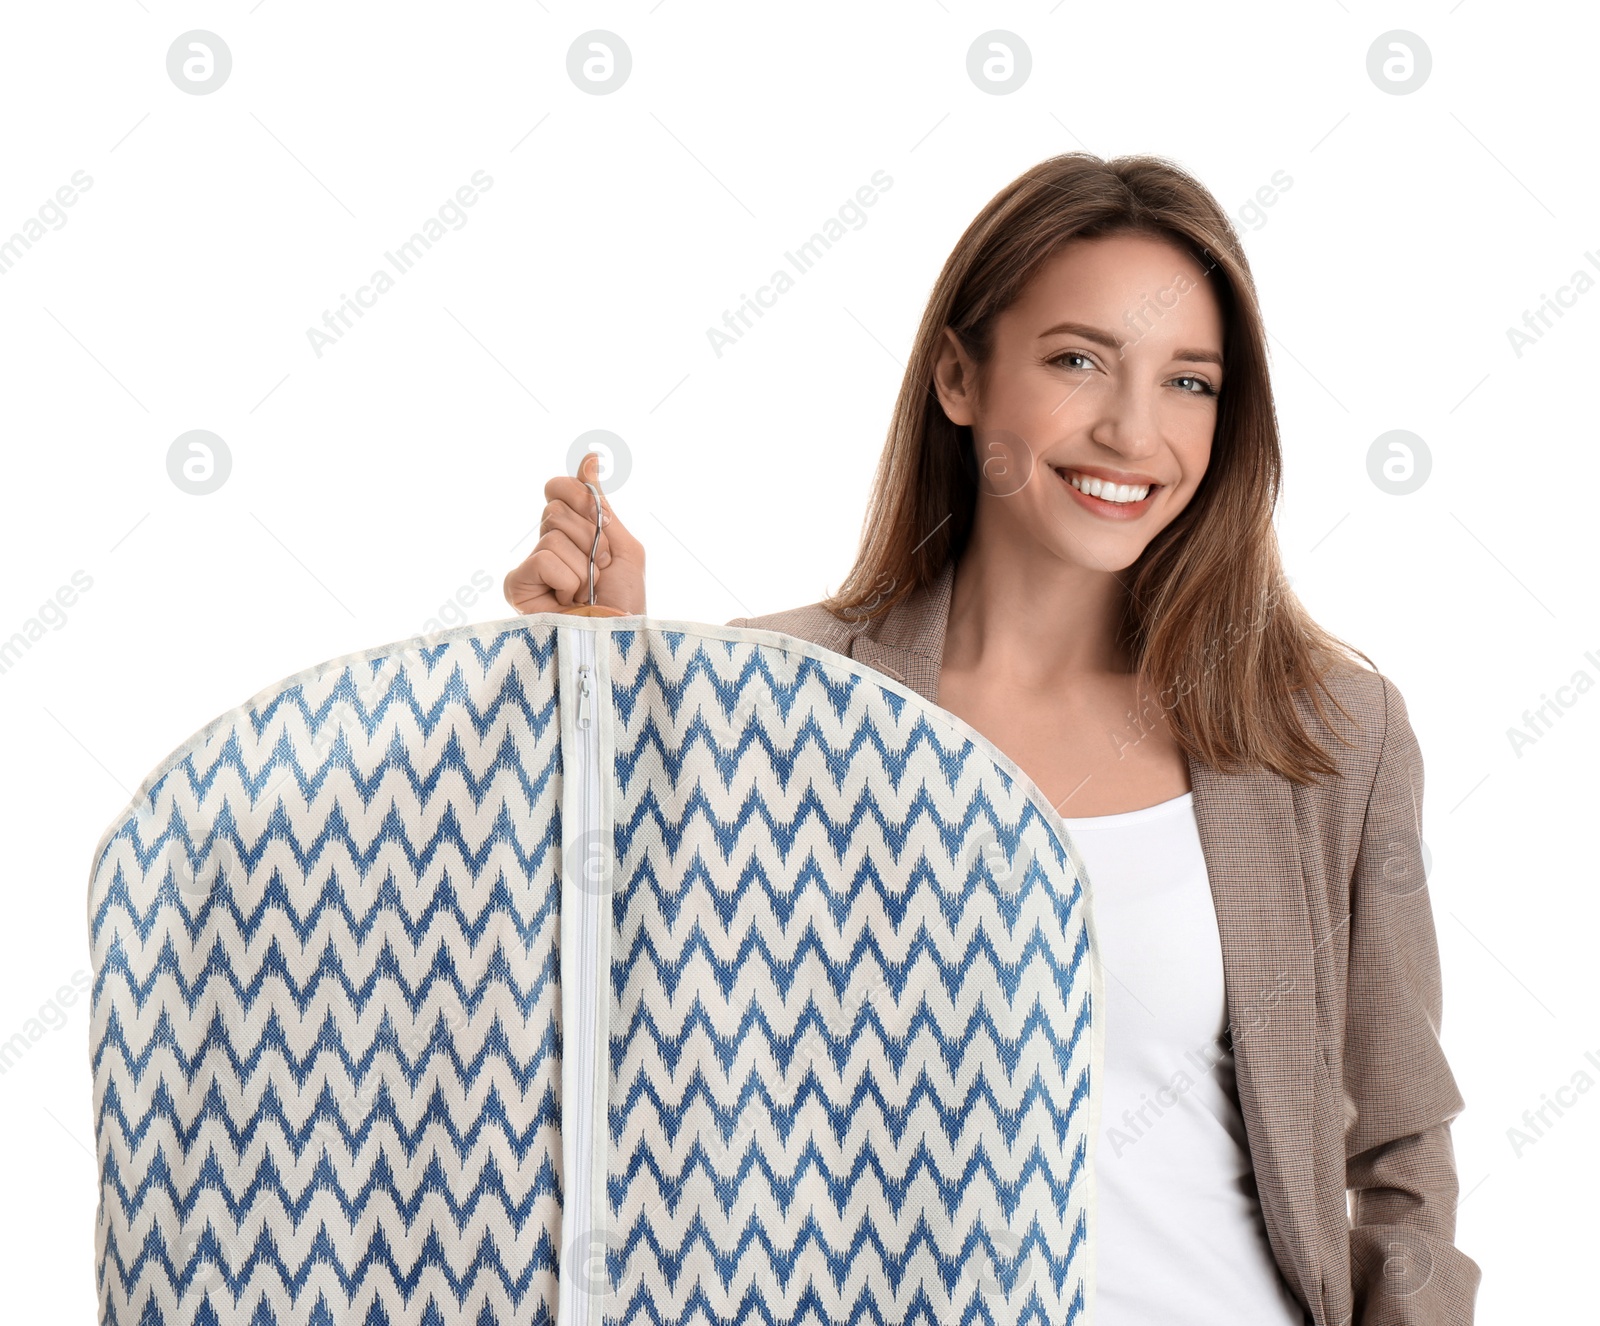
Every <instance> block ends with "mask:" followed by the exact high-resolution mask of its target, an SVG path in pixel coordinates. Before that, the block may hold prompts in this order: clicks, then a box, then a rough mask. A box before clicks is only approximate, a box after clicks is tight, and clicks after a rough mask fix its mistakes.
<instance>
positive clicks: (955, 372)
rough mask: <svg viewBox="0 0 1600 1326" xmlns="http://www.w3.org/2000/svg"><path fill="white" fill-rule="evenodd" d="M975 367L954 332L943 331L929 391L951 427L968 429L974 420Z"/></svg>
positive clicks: (976, 370)
mask: <svg viewBox="0 0 1600 1326" xmlns="http://www.w3.org/2000/svg"><path fill="white" fill-rule="evenodd" d="M977 380H978V366H977V364H976V363H974V362H973V359H972V356H971V355H969V354H968V353H967V351H966V348H965V347H964V346H963V345H962V344H961V338H960V337H959V336H957V335H956V334H955V331H954V330H953V329H952V328H950V327H946V328H945V329H944V331H943V332H942V333H941V335H940V338H939V351H938V354H937V356H936V357H935V359H934V361H933V389H934V391H935V393H937V395H938V397H939V404H940V406H942V407H943V409H944V413H945V417H946V418H947V419H949V420H950V422H951V423H953V424H966V425H968V426H970V425H971V424H972V423H973V421H974V418H975V415H974V406H975V405H976V391H975V388H976V385H977Z"/></svg>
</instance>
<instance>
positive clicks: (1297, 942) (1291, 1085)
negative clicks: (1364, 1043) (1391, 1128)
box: [1189, 759, 1324, 1326]
mask: <svg viewBox="0 0 1600 1326" xmlns="http://www.w3.org/2000/svg"><path fill="white" fill-rule="evenodd" d="M1189 780H1190V783H1191V784H1192V786H1193V788H1194V810H1195V819H1196V820H1197V821H1198V823H1199V827H1200V845H1201V848H1202V850H1203V852H1204V855H1205V859H1206V874H1207V875H1208V876H1209V877H1210V880H1211V896H1212V900H1213V901H1214V903H1215V905H1216V912H1217V929H1218V931H1219V933H1220V935H1221V939H1222V967H1223V973H1224V984H1225V986H1226V992H1227V1009H1228V1031H1227V1034H1228V1035H1229V1037H1230V1038H1231V1046H1232V1049H1233V1055H1234V1077H1235V1084H1236V1086H1237V1087H1238V1092H1239V1109H1240V1113H1241V1114H1243V1116H1244V1122H1245V1131H1246V1133H1247V1134H1248V1136H1249V1139H1250V1151H1251V1155H1252V1158H1253V1161H1254V1165H1255V1179H1256V1188H1257V1190H1258V1192H1259V1194H1260V1196H1261V1207H1262V1213H1263V1215H1264V1217H1265V1220H1266V1225H1267V1235H1268V1238H1269V1239H1270V1240H1271V1243H1272V1246H1273V1248H1274V1250H1275V1251H1276V1252H1277V1253H1278V1254H1279V1258H1280V1260H1281V1261H1283V1262H1285V1263H1287V1264H1289V1265H1292V1266H1293V1267H1294V1268H1295V1269H1296V1272H1297V1275H1296V1277H1295V1278H1297V1279H1298V1280H1299V1282H1300V1283H1299V1285H1298V1288H1299V1291H1300V1294H1301V1296H1302V1297H1303V1298H1304V1300H1305V1301H1306V1302H1307V1303H1308V1304H1310V1305H1311V1309H1312V1315H1313V1318H1314V1320H1315V1321H1316V1322H1317V1323H1319V1326H1321V1323H1322V1322H1323V1321H1324V1305H1323V1299H1322V1280H1321V1275H1320V1272H1318V1271H1317V1270H1316V1269H1315V1268H1316V1267H1317V1266H1318V1264H1319V1262H1318V1256H1317V1238H1318V1228H1317V1224H1316V1212H1315V1209H1314V1204H1313V1203H1312V1202H1310V1201H1308V1200H1307V1195H1308V1194H1310V1193H1312V1192H1314V1191H1315V1175H1314V1170H1313V1154H1312V1147H1313V1145H1314V1137H1313V1131H1312V1123H1313V1111H1314V1107H1315V1102H1316V1067H1317V1065H1316V1056H1317V1055H1318V1054H1319V1053H1320V1051H1319V1049H1318V1048H1317V998H1316V994H1317V991H1316V977H1315V968H1314V964H1313V951H1314V940H1313V938H1312V929H1311V914H1310V908H1309V906H1308V905H1307V902H1306V892H1305V873H1304V871H1303V869H1302V867H1301V864H1300V851H1299V845H1298V836H1297V835H1296V833H1295V808H1294V796H1293V794H1292V792H1291V791H1290V788H1289V784H1288V782H1287V781H1286V780H1285V779H1284V778H1282V777H1281V776H1280V775H1278V774H1275V773H1272V772H1270V771H1257V772H1252V773H1241V774H1225V773H1220V772H1218V771H1217V770H1216V769H1214V768H1213V767H1212V766H1211V765H1209V764H1205V763H1203V762H1201V761H1198V760H1195V759H1190V761H1189ZM1308 1281H1309V1283H1307V1282H1308Z"/></svg>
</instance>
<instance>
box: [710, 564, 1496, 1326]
mask: <svg viewBox="0 0 1600 1326" xmlns="http://www.w3.org/2000/svg"><path fill="white" fill-rule="evenodd" d="M954 571H955V566H954V563H953V562H951V563H947V564H946V565H945V568H944V570H943V572H942V573H941V574H940V576H939V578H938V580H937V581H936V582H935V583H934V584H933V585H931V586H921V587H918V588H917V589H916V590H915V591H914V592H913V593H912V594H911V595H910V596H909V597H907V598H906V599H904V600H902V601H901V602H900V603H898V604H896V605H895V606H894V607H893V608H891V609H890V610H889V611H888V612H886V613H885V614H884V615H883V616H882V617H881V618H879V619H877V620H874V621H868V622H865V623H859V622H853V623H847V622H844V621H841V620H839V619H838V618H835V617H834V616H832V615H831V614H830V613H828V612H827V611H825V610H824V609H823V608H822V607H820V606H819V605H818V604H808V605H807V606H805V607H800V608H793V609H790V610H788V611H786V612H778V613H772V614H769V615H767V616H762V617H738V618H735V619H734V620H733V621H731V622H729V623H728V624H729V625H730V626H750V627H759V628H763V629H767V630H774V631H783V632H785V633H787V634H790V635H795V636H799V637H800V638H802V639H805V640H810V641H813V642H815V643H818V644H821V645H824V646H826V647H828V648H830V649H832V650H834V651H835V652H837V653H840V654H844V655H847V656H848V657H850V658H853V659H856V660H859V661H861V662H863V663H866V664H868V665H869V666H871V667H873V668H875V669H877V670H878V671H880V672H883V673H886V674H887V675H889V676H891V677H894V678H895V679H896V680H898V681H900V682H902V683H904V684H905V685H906V686H909V687H910V688H911V689H913V690H915V691H916V692H917V693H918V694H920V695H922V696H923V697H925V698H926V699H927V700H929V701H931V702H933V703H937V702H938V697H939V666H940V663H941V661H942V659H943V657H944V634H945V625H946V622H947V621H948V619H949V615H950V590H951V585H952V583H953V580H954ZM1330 685H1331V688H1332V689H1333V691H1334V693H1335V694H1336V695H1337V696H1338V698H1339V700H1340V701H1341V702H1342V703H1343V705H1344V707H1345V708H1346V709H1347V710H1349V712H1350V713H1351V714H1353V715H1354V716H1355V717H1356V718H1357V719H1358V720H1359V722H1358V724H1357V725H1356V726H1355V727H1353V728H1352V727H1351V725H1350V724H1349V723H1347V722H1346V721H1345V720H1344V719H1343V718H1342V716H1341V715H1339V714H1338V712H1337V711H1334V712H1333V714H1332V718H1333V720H1334V721H1335V722H1337V723H1338V724H1339V726H1340V728H1341V730H1342V734H1343V735H1344V736H1345V737H1346V738H1347V739H1349V740H1351V741H1353V742H1354V743H1355V745H1354V746H1353V747H1347V746H1344V745H1343V744H1341V743H1339V742H1337V741H1334V740H1332V739H1330V738H1328V737H1327V736H1326V734H1325V733H1323V732H1321V730H1320V728H1319V726H1318V725H1317V722H1316V719H1315V714H1314V711H1313V710H1312V709H1311V707H1310V702H1309V701H1308V700H1306V699H1305V698H1304V696H1303V695H1301V696H1300V697H1299V698H1300V707H1301V712H1302V716H1303V719H1304V721H1305V722H1306V723H1307V727H1308V730H1310V731H1312V732H1314V733H1318V735H1319V740H1321V741H1322V743H1323V744H1324V745H1325V746H1328V747H1330V754H1332V755H1333V756H1334V758H1335V759H1336V760H1337V761H1338V762H1339V765H1340V777H1339V778H1337V779H1330V780H1327V781H1325V782H1324V783H1323V784H1322V785H1320V786H1316V787H1298V786H1295V785H1294V784H1292V783H1291V782H1289V781H1288V780H1287V779H1285V778H1284V777H1282V776H1281V775H1279V774H1276V773H1272V772H1257V773H1248V774H1234V775H1228V774H1223V773H1220V772H1218V771H1217V770H1215V769H1213V768H1212V767H1211V766H1209V765H1206V764H1203V763H1200V762H1198V761H1196V760H1193V759H1191V760H1190V761H1189V776H1190V781H1191V785H1192V786H1193V789H1194V809H1195V816H1196V818H1197V819H1198V821H1199V826H1200V842H1201V846H1202V848H1203V850H1204V853H1205V860H1206V868H1207V871H1208V873H1209V875H1210V879H1211V893H1212V898H1213V900H1214V902H1215V904H1216V909H1217V922H1218V928H1219V930H1220V932H1221V936H1222V959H1223V971H1224V984H1225V987H1226V995H1227V1013H1228V1034H1229V1036H1230V1039H1231V1045H1232V1049H1233V1053H1234V1058H1235V1069H1236V1079H1237V1083H1238V1090H1239V1104H1240V1108H1241V1112H1242V1113H1243V1115H1244V1122H1245V1128H1246V1132H1247V1135H1248V1138H1249V1143H1250V1155H1251V1158H1252V1160H1253V1162H1254V1166H1255V1178H1256V1186H1257V1189H1258V1191H1259V1194H1260V1198H1261V1207H1262V1212H1263V1214H1264V1216H1265V1222H1266V1228H1267V1236H1268V1239H1269V1241H1270V1243H1271V1246H1272V1250H1273V1253H1274V1255H1275V1256H1276V1258H1277V1261H1278V1265H1279V1267H1280V1268H1281V1269H1282V1271H1283V1275H1284V1277H1285V1279H1286V1280H1287V1282H1288V1284H1289V1286H1290V1288H1291V1289H1292V1290H1293V1291H1294V1292H1295V1294H1296V1295H1297V1296H1298V1297H1299V1299H1300V1301H1301V1302H1302V1303H1303V1304H1304V1305H1305V1306H1306V1308H1307V1310H1308V1312H1309V1315H1310V1317H1311V1320H1312V1321H1313V1322H1314V1323H1315V1326H1350V1324H1351V1323H1354V1324H1355V1326H1390V1324H1391V1323H1395V1324H1404V1326H1423V1323H1427V1324H1428V1326H1446V1323H1449V1326H1464V1324H1465V1323H1470V1322H1471V1321H1472V1315H1473V1306H1474V1300H1475V1298H1476V1295H1477V1288H1478V1282H1479V1279H1480V1277H1481V1270H1480V1268H1479V1266H1478V1264H1477V1263H1476V1262H1475V1261H1473V1260H1472V1258H1470V1257H1468V1256H1467V1255H1466V1254H1465V1253H1463V1252H1461V1251H1460V1250H1459V1249H1457V1248H1456V1247H1455V1246H1454V1237H1455V1214H1456V1200H1457V1197H1456V1194H1457V1186H1458V1185H1457V1179H1456V1169H1455V1157H1454V1152H1453V1149H1452V1146H1451V1141H1450V1121H1451V1120H1452V1119H1453V1118H1454V1117H1455V1116H1456V1115H1457V1114H1459V1113H1460V1112H1461V1110H1462V1108H1463V1107H1464V1102H1463V1101H1462V1098H1461V1094H1460V1092H1459V1091H1458V1090H1457V1088H1456V1083H1455V1079H1454V1077H1453V1076H1452V1075H1451V1072H1450V1067H1449V1065H1448V1063H1447V1062H1446V1060H1445V1056H1444V1052H1443V1051H1442V1050H1441V1048H1440V1046H1439V1019H1440V1003H1441V990H1440V977H1439V953H1438V943H1437V939H1436V936H1435V932H1434V924H1433V912H1432V904H1431V902H1430V900H1429V896H1428V891H1427V888H1426V887H1425V885H1424V880H1423V865H1422V854H1421V853H1422V846H1421V844H1422V837H1421V834H1422V826H1421V811H1422V757H1421V754H1420V752H1419V750H1418V747H1417V740H1416V737H1415V735H1414V734H1413V733H1412V730H1411V725H1410V723H1409V721H1408V719H1407V716H1406V706H1405V702H1404V700H1403V699H1402V698H1401V695H1400V692H1399V690H1398V689H1396V687H1395V685H1394V683H1393V682H1391V681H1390V680H1389V679H1388V678H1387V677H1384V676H1383V675H1381V674H1380V673H1376V672H1370V671H1368V670H1366V669H1364V668H1362V669H1360V670H1359V671H1358V672H1356V673H1355V675H1352V676H1350V677H1348V678H1343V679H1340V680H1338V681H1335V682H1332V683H1330ZM1324 707H1325V708H1327V707H1329V706H1328V705H1327V704H1326V701H1324ZM1063 832H1065V830H1064V829H1063ZM1347 1190H1348V1204H1347Z"/></svg>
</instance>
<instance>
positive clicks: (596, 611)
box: [555, 483, 629, 617]
mask: <svg viewBox="0 0 1600 1326" xmlns="http://www.w3.org/2000/svg"><path fill="white" fill-rule="evenodd" d="M583 486H584V487H585V488H587V489H588V490H589V491H590V492H591V493H593V494H594V542H593V543H591V544H590V545H589V601H588V602H587V603H574V604H573V605H572V606H571V607H570V608H556V609H555V611H556V612H558V613H562V614H564V615H567V616H572V617H626V616H628V615H629V614H628V613H626V612H624V611H623V610H622V609H621V608H612V607H607V606H606V605H605V604H604V603H596V602H595V600H594V559H595V554H596V553H598V552H599V551H600V531H601V529H602V528H603V527H604V525H605V519H606V515H605V508H604V507H603V506H601V504H600V490H599V489H598V488H596V487H595V486H594V484H592V483H585V484H584V485H583Z"/></svg>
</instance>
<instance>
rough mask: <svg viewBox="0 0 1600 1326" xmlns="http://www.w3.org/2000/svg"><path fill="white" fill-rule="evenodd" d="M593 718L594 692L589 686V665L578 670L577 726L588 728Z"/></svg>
mask: <svg viewBox="0 0 1600 1326" xmlns="http://www.w3.org/2000/svg"><path fill="white" fill-rule="evenodd" d="M593 716H594V692H593V691H592V690H591V689H590V686H589V665H588V664H587V663H585V664H584V665H583V666H582V667H580V668H579V669H578V726H579V727H588V726H589V720H590V719H591V718H592V717H593Z"/></svg>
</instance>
